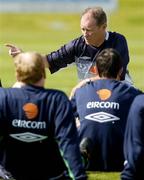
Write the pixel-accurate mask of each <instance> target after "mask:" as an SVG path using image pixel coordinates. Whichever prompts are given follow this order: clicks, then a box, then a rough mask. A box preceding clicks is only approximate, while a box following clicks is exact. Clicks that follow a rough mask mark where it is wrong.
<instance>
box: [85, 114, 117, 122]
mask: <svg viewBox="0 0 144 180" xmlns="http://www.w3.org/2000/svg"><path fill="white" fill-rule="evenodd" d="M85 119H88V120H92V121H96V122H99V123H105V122H111V121H118V120H120V118H119V117H117V116H114V115H112V114H109V113H106V112H98V113H93V114H89V115H87V116H85Z"/></svg>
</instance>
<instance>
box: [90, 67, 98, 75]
mask: <svg viewBox="0 0 144 180" xmlns="http://www.w3.org/2000/svg"><path fill="white" fill-rule="evenodd" d="M89 71H90V72H91V73H92V74H98V71H97V67H96V65H94V66H92V67H91V68H90V70H89Z"/></svg>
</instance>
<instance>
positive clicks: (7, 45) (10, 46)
mask: <svg viewBox="0 0 144 180" xmlns="http://www.w3.org/2000/svg"><path fill="white" fill-rule="evenodd" d="M5 46H6V47H8V48H16V46H14V45H13V44H5Z"/></svg>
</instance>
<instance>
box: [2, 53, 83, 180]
mask: <svg viewBox="0 0 144 180" xmlns="http://www.w3.org/2000/svg"><path fill="white" fill-rule="evenodd" d="M14 63H15V68H16V77H17V80H18V81H19V82H21V84H22V87H21V88H1V89H0V165H1V166H0V177H3V178H4V179H10V178H11V175H12V176H13V177H14V178H15V179H16V180H56V179H58V180H67V179H73V180H86V174H85V171H84V167H83V164H82V158H81V154H80V151H79V145H78V136H77V129H76V126H75V122H74V117H73V113H72V107H71V104H70V102H69V100H68V98H67V96H66V95H65V94H64V93H63V92H61V91H58V90H51V89H44V87H43V86H44V80H45V69H44V63H43V61H42V56H41V55H39V54H37V53H21V54H19V55H17V56H16V57H15V60H14ZM3 168H4V169H3ZM5 170H7V171H8V172H10V173H11V175H10V174H9V173H7V172H6V171H5Z"/></svg>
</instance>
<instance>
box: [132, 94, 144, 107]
mask: <svg viewBox="0 0 144 180" xmlns="http://www.w3.org/2000/svg"><path fill="white" fill-rule="evenodd" d="M134 101H135V102H136V103H138V104H139V103H140V102H142V104H143V106H144V103H143V102H144V93H141V94H139V95H137V96H136V97H135V99H134Z"/></svg>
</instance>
